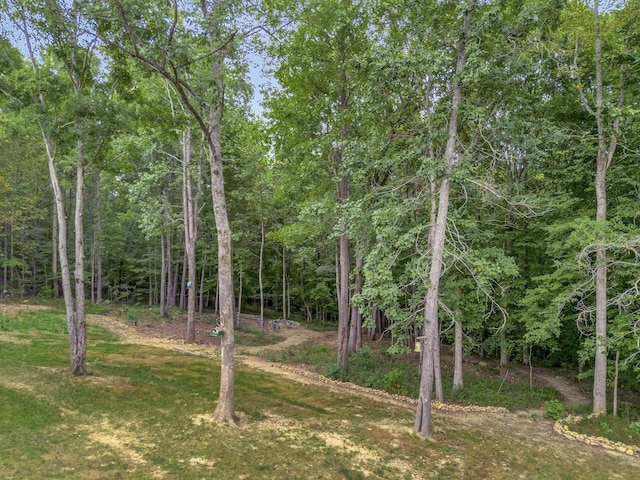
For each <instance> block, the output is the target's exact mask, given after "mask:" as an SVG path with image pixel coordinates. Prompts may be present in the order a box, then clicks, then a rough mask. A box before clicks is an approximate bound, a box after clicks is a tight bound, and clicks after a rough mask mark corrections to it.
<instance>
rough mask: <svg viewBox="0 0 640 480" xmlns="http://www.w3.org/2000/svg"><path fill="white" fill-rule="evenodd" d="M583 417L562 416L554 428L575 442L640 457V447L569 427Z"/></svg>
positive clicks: (559, 433)
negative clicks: (591, 435) (593, 435)
mask: <svg viewBox="0 0 640 480" xmlns="http://www.w3.org/2000/svg"><path fill="white" fill-rule="evenodd" d="M582 418H583V417H582V416H581V415H570V416H568V417H565V418H561V419H560V420H556V422H555V423H554V425H553V430H554V432H556V433H557V434H558V435H562V436H563V437H564V438H566V439H568V440H573V441H574V442H582V443H584V444H586V445H595V446H599V447H602V448H606V449H607V450H613V451H616V452H619V453H623V454H625V455H629V456H631V457H637V458H640V447H637V446H635V445H627V444H626V443H622V442H613V441H611V440H609V439H608V438H604V437H590V436H588V435H585V434H583V433H578V432H575V431H573V430H571V429H570V428H569V426H570V425H571V424H572V423H576V422H579V421H580V420H582Z"/></svg>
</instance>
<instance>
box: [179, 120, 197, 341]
mask: <svg viewBox="0 0 640 480" xmlns="http://www.w3.org/2000/svg"><path fill="white" fill-rule="evenodd" d="M182 149H183V150H182V208H183V223H184V237H185V242H184V245H185V254H186V255H185V256H186V257H187V261H186V264H187V278H188V280H187V285H186V286H185V288H186V290H187V334H186V337H185V342H186V343H195V341H196V320H195V317H196V274H197V272H196V245H197V243H198V199H197V196H194V194H193V182H192V180H191V172H190V169H189V165H190V163H191V129H190V128H189V127H187V128H186V129H185V131H184V132H183V135H182Z"/></svg>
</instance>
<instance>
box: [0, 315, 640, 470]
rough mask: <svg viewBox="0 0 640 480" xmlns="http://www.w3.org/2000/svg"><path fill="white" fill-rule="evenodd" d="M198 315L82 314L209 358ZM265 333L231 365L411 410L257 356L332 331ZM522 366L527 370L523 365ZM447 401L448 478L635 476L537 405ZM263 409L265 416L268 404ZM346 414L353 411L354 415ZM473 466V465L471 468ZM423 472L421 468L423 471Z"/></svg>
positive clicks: (571, 395)
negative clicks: (193, 338) (267, 340)
mask: <svg viewBox="0 0 640 480" xmlns="http://www.w3.org/2000/svg"><path fill="white" fill-rule="evenodd" d="M24 308H27V309H31V308H37V306H27V305H15V306H14V305H6V304H3V305H0V314H3V313H11V310H17V309H24ZM205 320H206V319H204V318H202V319H201V320H200V321H199V322H198V326H197V338H198V341H197V343H195V344H185V343H184V341H183V339H182V338H183V335H184V323H183V322H181V321H171V322H163V321H155V320H154V321H147V320H144V319H138V320H136V319H132V318H130V317H127V316H126V315H123V316H110V315H89V316H88V322H89V324H90V325H96V326H99V327H102V328H104V329H106V330H108V331H110V332H112V333H114V334H116V335H117V336H118V337H119V338H120V339H121V342H123V343H125V344H132V345H142V346H146V347H153V348H161V349H166V350H172V351H178V352H181V353H184V354H188V355H195V356H198V357H204V358H211V359H217V358H219V341H220V339H219V338H216V337H210V336H209V335H208V333H209V332H210V331H211V329H212V326H213V325H212V324H211V323H210V322H206V321H205ZM241 327H242V329H255V328H257V321H256V317H253V316H243V317H241ZM272 334H274V335H277V336H278V337H280V338H281V341H279V342H278V343H275V344H271V345H265V346H241V345H238V346H237V348H236V360H237V363H238V365H239V366H240V367H246V368H249V369H251V370H255V371H258V372H261V373H264V374H267V375H268V376H272V378H277V377H280V378H286V379H289V380H292V381H294V382H298V383H301V384H306V385H309V386H311V388H313V387H316V386H317V387H320V389H321V391H322V392H323V393H322V395H326V396H327V399H329V398H331V396H332V395H334V394H335V395H338V396H342V395H356V396H359V397H361V398H364V399H367V400H372V401H374V402H375V403H376V404H378V405H380V406H381V407H384V406H385V405H388V406H394V407H399V408H400V409H401V410H405V409H406V412H407V414H408V415H410V412H411V411H412V410H413V411H414V410H415V405H416V401H415V400H414V399H411V398H407V397H402V396H398V395H390V394H387V393H385V392H380V391H377V390H372V389H367V388H364V387H360V386H356V385H353V384H349V383H343V382H337V381H333V380H330V379H327V378H325V377H323V376H321V375H318V374H316V373H313V372H310V371H308V370H307V369H305V368H304V367H303V366H298V365H296V366H292V365H282V364H279V363H277V362H273V361H269V360H267V359H265V358H264V356H263V355H264V354H265V353H268V352H280V351H285V350H286V349H288V348H289V347H292V346H295V345H300V344H303V343H305V342H313V343H315V344H327V345H330V346H335V345H336V341H337V339H336V334H335V332H318V331H313V330H309V329H307V328H304V326H297V327H295V328H281V329H280V330H279V331H278V332H275V333H274V332H272ZM526 370H527V372H528V369H526ZM519 374H520V375H523V374H524V372H519ZM534 376H535V377H536V380H537V381H539V382H541V383H545V384H547V385H548V386H551V387H553V388H555V389H556V390H558V391H559V392H560V394H561V395H562V396H563V398H564V399H565V402H566V403H567V404H574V405H577V404H581V403H588V402H589V398H588V397H587V396H586V395H585V394H584V393H583V392H582V391H581V390H580V389H579V388H577V387H576V386H575V385H574V384H573V383H572V382H571V381H570V380H569V379H568V378H566V377H564V376H563V375H562V372H561V371H555V370H545V369H539V368H536V369H534ZM0 383H1V382H0ZM365 404H366V402H364V403H363V405H365ZM447 407H449V406H447V405H442V404H437V403H436V404H434V420H435V425H436V426H435V430H434V437H433V439H431V440H430V441H431V442H435V443H434V448H435V445H436V444H440V445H441V448H443V449H445V450H446V452H447V455H446V462H445V463H447V465H444V464H443V465H439V466H434V467H433V468H434V469H436V470H437V471H441V467H442V468H453V470H451V471H456V472H458V473H456V474H454V477H456V478H473V476H474V475H478V474H480V475H485V474H487V472H492V476H493V477H494V478H550V477H549V473H550V472H553V471H555V472H556V473H558V472H559V471H561V470H562V468H563V467H562V465H566V466H567V468H568V466H569V465H572V467H571V468H573V470H572V471H573V472H575V471H576V470H575V469H576V468H577V469H578V470H577V471H579V472H580V471H583V474H582V475H578V477H576V478H612V479H614V478H619V479H626V478H639V477H638V475H640V459H639V458H636V457H634V456H629V455H625V454H622V453H618V452H615V451H605V450H604V449H603V448H601V447H598V446H592V445H585V444H583V443H579V442H575V441H571V440H568V439H566V438H564V437H562V436H561V435H558V434H557V433H555V432H554V430H553V422H551V421H549V420H546V419H543V418H542V416H541V413H540V412H532V411H527V412H515V413H505V412H503V411H500V410H499V409H493V410H492V409H491V408H486V409H484V410H482V409H481V410H479V411H477V410H471V409H469V410H465V409H459V408H453V409H448V408H447ZM453 407H457V406H453ZM356 411H358V410H356ZM363 413H364V412H363ZM265 415H266V416H267V417H268V418H270V417H269V413H268V412H266V413H265ZM361 416H362V415H360V414H355V417H361ZM274 418H275V417H274ZM278 418H279V417H278ZM354 420H357V419H355V418H354ZM283 421H285V423H284V424H283V425H281V426H278V427H277V428H278V429H282V428H285V429H286V428H288V427H287V424H286V421H288V420H287V419H284V420H283ZM296 421H298V422H300V421H302V420H300V419H297V420H296ZM342 421H343V422H344V421H347V420H342ZM358 421H359V420H358ZM376 423H377V428H378V429H383V430H385V431H386V430H387V429H388V428H391V425H392V426H393V430H389V431H388V432H387V435H388V436H389V439H390V440H393V441H392V442H391V445H393V444H394V442H396V440H397V438H400V437H399V436H407V435H409V436H411V435H414V434H412V425H410V424H408V423H407V424H406V425H405V424H402V423H398V422H397V421H395V420H394V421H391V420H390V419H388V420H385V419H384V418H379V419H378V421H377V422H376ZM274 428H276V427H274ZM310 428H311V427H310ZM369 430H371V428H369ZM322 435H324V436H320V438H323V439H325V440H326V442H327V445H330V446H331V447H332V448H337V449H338V451H347V452H348V451H350V450H351V449H354V448H356V447H355V446H354V445H352V444H351V443H349V440H348V439H346V437H343V436H341V435H338V434H331V435H329V434H322ZM327 435H329V436H327ZM325 437H327V438H325ZM329 437H330V438H329ZM403 438H404V437H403ZM394 439H396V440H394ZM109 442H110V443H109V444H110V445H111V444H112V443H113V442H114V440H113V439H110V440H109ZM340 442H342V443H340ZM452 442H453V443H452ZM459 442H463V444H464V445H465V447H464V449H462V450H460V449H459V448H458V446H457V444H458V443H459ZM514 449H519V450H518V451H522V452H523V454H522V455H523V457H514V456H513V452H514ZM525 457H526V458H525ZM425 458H426V457H425ZM472 459H473V460H472ZM443 461H444V460H443ZM470 461H473V462H482V463H483V464H484V465H482V467H480V466H479V465H478V464H474V465H471V464H470V463H469V462H470ZM527 462H528V463H527ZM525 463H526V464H527V465H529V464H531V463H533V464H534V465H537V466H536V467H535V470H534V471H529V470H525V471H522V470H519V469H521V468H522V465H523V464H525ZM545 465H546V466H545ZM612 465H615V467H612ZM581 466H582V467H581ZM596 466H597V467H596ZM436 467H437V468H436ZM582 468H584V470H582ZM595 468H602V469H606V471H607V473H606V474H605V475H603V474H602V472H600V473H597V474H596V473H595V472H593V475H592V474H590V473H589V472H590V469H595ZM554 469H555V470H554ZM409 471H411V469H409V470H407V472H409ZM463 472H465V473H463ZM473 472H476V473H475V474H474V473H473ZM478 472H483V473H478ZM533 472H535V473H533ZM434 474H435V472H434ZM418 475H419V476H416V475H415V474H414V475H411V476H410V477H406V476H405V478H427V476H426V475H424V476H423V475H420V474H418ZM436 475H437V474H436ZM551 475H552V476H553V474H551ZM431 476H432V475H429V477H431ZM345 478H346V477H345ZM349 478H351V477H349ZM354 478H356V477H354ZM357 478H360V477H357ZM363 478H364V477H363ZM385 478H391V477H385ZM476 478H478V477H476Z"/></svg>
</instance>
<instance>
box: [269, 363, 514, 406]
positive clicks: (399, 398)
mask: <svg viewBox="0 0 640 480" xmlns="http://www.w3.org/2000/svg"><path fill="white" fill-rule="evenodd" d="M274 365H275V366H278V367H279V368H281V369H282V370H288V371H290V372H293V373H295V374H296V375H299V376H301V377H306V378H309V379H312V380H315V381H316V382H318V383H325V384H329V385H334V386H336V387H339V388H344V389H346V390H349V391H352V392H360V393H366V394H369V395H374V396H376V397H380V398H387V399H390V400H394V401H396V402H399V403H404V404H407V405H410V406H417V405H418V399H416V398H411V397H407V396H404V395H398V394H394V393H388V392H385V391H384V390H377V389H375V388H368V387H363V386H361V385H356V384H355V383H350V382H341V381H339V380H333V379H331V378H328V377H325V376H324V375H320V374H319V373H315V372H312V371H310V370H307V369H306V368H304V367H302V366H300V365H299V364H286V363H280V364H274ZM431 407H432V408H433V409H434V410H439V411H443V412H465V413H469V412H485V413H510V412H509V410H508V409H506V408H504V407H482V406H479V405H457V404H452V403H443V402H439V401H438V400H432V401H431Z"/></svg>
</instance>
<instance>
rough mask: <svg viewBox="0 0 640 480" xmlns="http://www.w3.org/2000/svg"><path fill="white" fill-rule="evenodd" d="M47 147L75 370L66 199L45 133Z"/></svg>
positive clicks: (71, 358) (71, 367) (63, 287)
mask: <svg viewBox="0 0 640 480" xmlns="http://www.w3.org/2000/svg"><path fill="white" fill-rule="evenodd" d="M43 137H44V143H45V148H46V151H47V165H48V167H49V178H50V180H51V187H52V188H53V199H54V204H55V208H56V212H57V215H56V216H57V220H58V257H59V259H60V274H61V281H62V295H63V297H64V305H65V310H66V317H67V330H68V334H69V356H70V369H71V372H72V373H73V372H74V366H75V365H76V361H75V354H76V351H77V349H76V345H75V338H76V329H75V322H76V319H75V309H74V299H73V290H72V288H71V270H70V267H69V256H68V254H67V233H66V232H67V220H66V218H67V217H66V215H65V211H64V200H63V197H62V189H61V188H60V182H59V181H58V173H57V171H56V166H55V153H54V147H53V143H52V141H51V138H50V137H49V136H48V135H47V134H46V133H43Z"/></svg>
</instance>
